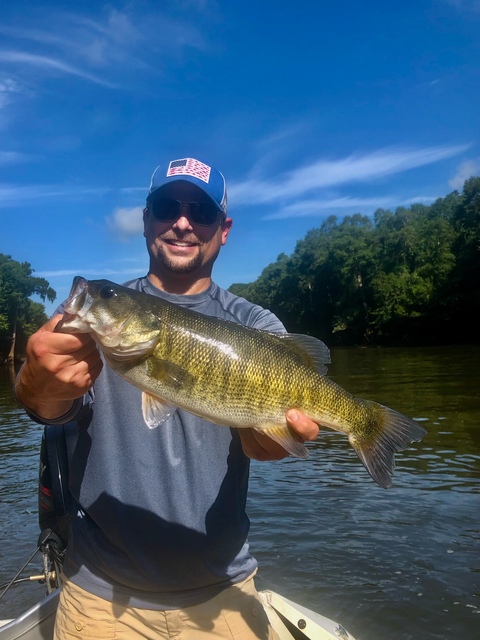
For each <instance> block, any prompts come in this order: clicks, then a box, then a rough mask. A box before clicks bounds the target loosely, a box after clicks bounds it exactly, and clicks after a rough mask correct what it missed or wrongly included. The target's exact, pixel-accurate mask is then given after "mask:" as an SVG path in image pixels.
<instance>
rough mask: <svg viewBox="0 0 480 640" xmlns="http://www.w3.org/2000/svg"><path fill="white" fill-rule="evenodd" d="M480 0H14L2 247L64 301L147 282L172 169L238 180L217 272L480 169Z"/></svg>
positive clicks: (5, 82) (221, 278) (3, 23)
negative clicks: (146, 209) (84, 282)
mask: <svg viewBox="0 0 480 640" xmlns="http://www.w3.org/2000/svg"><path fill="white" fill-rule="evenodd" d="M479 33H480V0H429V1H427V0H404V1H403V2H380V1H379V0H377V1H375V0H363V1H362V2H358V0H337V1H336V2H331V1H330V2H324V1H323V0H305V1H304V2H302V3H298V2H288V1H285V2H278V1H275V2H274V1H270V0H262V1H257V2H248V1H246V0H230V1H228V2H220V1H219V0H170V1H169V2H165V1H159V0H156V1H154V0H135V2H125V3H120V2H116V0H111V1H110V2H109V3H108V4H103V3H102V2H99V1H97V0H96V1H95V2H93V1H91V0H84V1H83V2H81V3H71V2H68V3H67V2H56V1H55V0H51V1H49V2H48V3H43V4H42V2H41V1H38V0H35V2H33V1H31V0H30V1H29V0H25V1H23V0H22V1H20V2H19V1H18V0H2V2H1V5H0V253H4V254H7V255H10V256H12V258H13V259H14V260H17V261H19V262H25V261H26V262H29V263H30V264H31V266H32V268H33V269H34V271H35V273H34V275H35V276H39V277H44V278H45V279H46V280H48V282H49V283H50V286H51V287H53V289H55V291H56V292H57V300H56V301H55V303H53V304H50V303H47V304H46V311H47V313H52V312H53V310H54V309H55V307H56V305H57V304H58V303H60V302H61V301H62V300H63V299H65V298H66V297H67V296H68V292H69V290H70V286H71V283H72V279H73V277H74V276H75V275H81V276H84V277H86V278H87V279H91V278H107V279H109V280H112V281H115V282H124V281H126V280H128V279H130V278H134V277H137V276H142V275H145V274H146V272H147V269H148V260H147V251H146V248H145V240H144V238H143V235H142V232H143V229H142V209H143V206H144V203H145V198H146V196H147V193H148V187H149V183H150V177H151V175H152V173H153V171H154V169H155V168H156V167H157V166H158V165H159V164H165V163H166V162H168V161H170V160H175V159H181V158H185V157H194V158H198V159H200V160H202V161H203V162H205V163H207V164H210V165H213V166H214V167H216V168H217V169H219V170H220V171H221V172H222V173H223V174H224V175H225V177H226V180H227V190H228V207H229V209H228V212H229V216H231V217H232V218H233V221H234V223H233V229H232V232H231V234H230V237H229V240H228V243H227V245H226V246H225V247H224V248H223V249H222V251H221V254H220V257H219V259H218V261H217V263H216V266H215V269H214V280H215V281H216V282H217V283H218V284H219V285H220V286H223V287H229V286H230V285H231V284H233V283H238V282H243V283H246V282H252V281H254V280H255V279H256V278H257V277H258V276H259V275H260V273H261V271H262V269H263V268H264V267H266V266H267V265H268V264H269V263H271V262H274V261H275V260H276V258H277V257H278V255H279V254H280V253H286V254H291V253H292V251H293V250H294V249H295V245H296V243H297V241H298V240H301V239H302V238H303V237H304V236H305V234H306V233H307V232H308V231H309V230H310V229H312V228H316V227H319V226H320V225H321V224H322V221H323V220H325V218H326V217H328V216H329V215H336V216H338V217H339V219H341V218H342V217H343V216H345V215H353V214H355V213H362V214H364V215H372V214H373V213H374V211H375V210H376V209H378V208H380V207H381V208H384V209H390V210H392V211H394V210H395V209H396V208H397V207H399V206H409V205H411V204H412V203H414V202H423V203H425V204H430V203H431V202H433V201H434V200H435V199H437V198H439V197H444V196H445V195H447V194H448V193H451V192H452V191H453V190H454V189H457V190H459V191H461V190H462V186H463V182H464V181H465V180H466V179H467V178H468V177H470V176H472V175H480V118H479V114H480V37H478V34H479Z"/></svg>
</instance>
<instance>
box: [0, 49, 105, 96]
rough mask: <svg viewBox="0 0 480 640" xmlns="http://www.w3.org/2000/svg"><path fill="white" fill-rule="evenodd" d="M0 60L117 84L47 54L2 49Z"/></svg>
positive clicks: (95, 81)
mask: <svg viewBox="0 0 480 640" xmlns="http://www.w3.org/2000/svg"><path fill="white" fill-rule="evenodd" d="M0 60H1V61H3V62H11V63H20V64H23V65H32V66H34V67H39V68H43V69H48V70H54V71H58V72H60V73H62V74H68V75H73V76H79V77H80V78H83V79H84V80H89V81H90V82H94V83H96V84H100V85H103V86H104V87H111V88H114V87H115V86H116V85H115V84H113V83H112V82H109V81H108V80H105V79H103V78H100V77H98V76H95V75H93V74H91V73H88V72H86V71H83V70H82V69H77V68H75V67H74V66H72V65H70V64H66V63H65V62H62V61H61V60H58V59H55V58H49V57H47V56H39V55H34V54H31V53H24V52H22V51H0Z"/></svg>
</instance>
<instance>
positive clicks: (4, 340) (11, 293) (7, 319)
mask: <svg viewBox="0 0 480 640" xmlns="http://www.w3.org/2000/svg"><path fill="white" fill-rule="evenodd" d="M32 274H33V269H32V267H31V265H30V264H29V263H28V262H23V263H20V262H17V261H16V260H13V259H12V257H11V256H8V255H4V254H2V253H0V358H1V359H2V360H3V361H4V362H12V361H13V360H14V358H15V356H16V346H17V336H21V337H22V338H24V339H25V338H28V337H29V336H30V335H31V334H32V333H33V332H34V331H35V330H36V329H37V328H38V327H40V326H41V325H42V324H43V323H44V322H45V321H46V319H47V317H46V315H45V310H44V308H43V305H41V304H40V303H38V302H33V301H32V300H30V296H32V295H38V296H39V297H40V298H41V299H42V300H45V299H48V300H49V301H50V302H53V301H54V300H55V298H56V293H55V291H54V290H53V289H52V288H51V287H50V285H49V283H48V282H47V281H46V280H44V279H43V278H36V277H34V276H33V275H32Z"/></svg>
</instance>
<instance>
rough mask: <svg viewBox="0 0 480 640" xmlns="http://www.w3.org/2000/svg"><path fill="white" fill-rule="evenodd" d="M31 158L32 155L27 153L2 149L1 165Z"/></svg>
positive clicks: (0, 152)
mask: <svg viewBox="0 0 480 640" xmlns="http://www.w3.org/2000/svg"><path fill="white" fill-rule="evenodd" d="M31 159H32V158H31V156H29V155H27V154H26V153H20V152H18V151H2V150H1V149H0V166H2V165H10V164H17V163H19V162H28V161H30V160H31ZM0 193H1V189H0Z"/></svg>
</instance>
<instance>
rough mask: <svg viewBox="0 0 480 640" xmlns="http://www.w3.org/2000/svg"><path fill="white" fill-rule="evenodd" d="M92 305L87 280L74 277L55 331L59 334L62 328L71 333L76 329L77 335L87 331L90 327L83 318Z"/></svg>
mask: <svg viewBox="0 0 480 640" xmlns="http://www.w3.org/2000/svg"><path fill="white" fill-rule="evenodd" d="M92 304H93V298H92V296H91V295H90V293H89V292H88V280H86V279H85V278H82V276H76V277H75V278H74V279H73V283H72V288H71V289H70V295H69V297H68V300H67V302H66V303H65V307H64V312H63V318H62V319H61V320H60V322H59V323H58V324H57V326H56V327H55V331H56V332H60V333H61V332H62V329H63V328H65V329H67V328H68V330H69V332H72V329H76V330H77V331H78V332H79V333H81V332H85V331H88V330H89V328H90V325H89V323H87V321H86V318H85V316H86V315H87V314H88V312H89V310H90V307H91V306H92Z"/></svg>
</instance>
